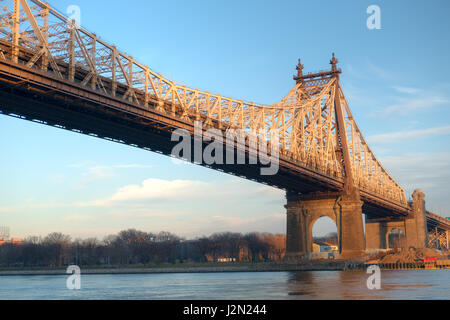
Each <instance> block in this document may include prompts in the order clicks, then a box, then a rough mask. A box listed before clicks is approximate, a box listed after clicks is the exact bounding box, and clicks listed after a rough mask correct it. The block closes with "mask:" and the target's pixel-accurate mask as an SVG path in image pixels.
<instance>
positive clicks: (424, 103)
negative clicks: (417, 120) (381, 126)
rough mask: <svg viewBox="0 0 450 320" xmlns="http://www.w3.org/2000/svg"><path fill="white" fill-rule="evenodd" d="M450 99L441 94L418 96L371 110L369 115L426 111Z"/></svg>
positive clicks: (406, 113) (398, 114)
mask: <svg viewBox="0 0 450 320" xmlns="http://www.w3.org/2000/svg"><path fill="white" fill-rule="evenodd" d="M449 102H450V100H449V99H447V98H445V97H442V96H431V97H420V98H413V99H409V100H402V101H401V102H400V103H396V104H392V105H390V106H387V107H385V108H382V109H379V110H376V111H373V112H371V113H370V115H369V116H370V117H373V118H388V117H392V116H407V115H409V114H411V113H414V112H420V111H426V110H429V109H432V108H435V107H437V106H440V105H443V104H446V103H449Z"/></svg>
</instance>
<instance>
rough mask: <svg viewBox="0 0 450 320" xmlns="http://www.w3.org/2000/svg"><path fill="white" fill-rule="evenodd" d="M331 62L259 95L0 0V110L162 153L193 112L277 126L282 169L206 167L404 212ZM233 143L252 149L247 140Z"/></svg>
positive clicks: (19, 0)
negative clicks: (234, 91)
mask: <svg viewBox="0 0 450 320" xmlns="http://www.w3.org/2000/svg"><path fill="white" fill-rule="evenodd" d="M330 63H331V70H328V71H323V72H318V73H309V74H304V73H303V65H302V64H301V63H300V62H299V64H298V66H297V70H298V73H297V75H296V76H295V77H294V80H296V85H295V86H294V88H293V89H292V90H291V91H290V92H289V94H288V95H287V96H285V97H284V98H283V99H281V100H280V102H278V103H276V104H273V105H261V104H256V103H253V102H246V101H243V100H237V99H233V98H230V97H224V96H221V95H219V94H213V93H210V92H208V91H201V90H198V89H191V88H188V87H186V86H184V85H179V84H177V83H175V82H174V81H171V80H169V79H167V78H165V77H164V76H163V75H160V74H157V73H155V72H154V71H152V69H150V68H149V67H148V66H146V65H144V64H142V63H140V62H138V61H136V60H135V59H133V57H131V56H129V55H127V54H126V53H124V52H121V51H120V50H119V49H117V48H116V47H115V46H114V45H112V44H109V43H107V42H105V41H103V40H101V39H100V38H99V37H97V36H96V35H95V34H94V33H91V32H88V31H87V30H85V29H83V28H82V27H80V26H78V25H77V24H76V22H75V21H69V20H68V19H67V18H66V17H65V16H64V15H62V14H61V13H59V12H57V11H56V10H54V9H52V8H51V7H50V6H49V5H48V4H46V3H44V2H42V1H39V0H0V102H1V103H0V112H1V113H3V114H5V115H9V116H14V117H18V118H21V119H25V120H31V121H35V122H39V123H42V124H45V125H50V126H55V127H58V128H62V129H66V130H72V131H75V132H79V133H82V134H87V135H92V136H95V137H99V138H103V139H107V140H111V141H115V142H119V143H124V144H128V145H131V146H134V147H138V148H143V149H147V150H150V151H154V152H158V153H162V154H165V155H170V154H171V151H172V148H173V147H174V144H175V143H174V142H172V141H171V135H172V132H173V131H174V130H176V129H184V130H187V131H189V132H191V133H194V122H195V121H201V122H202V124H203V130H205V131H206V130H208V129H210V128H215V129H218V130H221V131H222V132H226V131H227V130H229V129H240V130H244V131H246V132H257V133H258V134H259V135H265V137H263V138H264V139H266V140H269V139H270V137H271V134H272V133H275V132H277V133H279V146H278V147H279V153H280V159H279V166H280V168H279V172H278V174H276V175H274V176H262V175H261V174H260V170H259V169H260V166H258V165H218V164H213V165H210V166H209V167H211V168H212V169H215V170H219V171H223V172H227V173H230V174H234V175H237V176H241V177H244V178H246V179H250V180H254V181H257V182H259V183H264V184H267V185H271V186H274V187H277V188H280V189H283V190H286V191H287V193H288V194H301V195H333V194H342V193H352V192H353V191H354V190H356V191H357V192H358V194H359V196H360V199H361V201H362V202H363V212H364V213H365V214H366V215H368V216H370V217H371V218H373V219H388V220H389V219H390V220H396V219H397V220H398V219H405V218H407V217H409V216H411V214H412V213H411V212H412V206H411V203H408V202H407V200H406V196H405V192H404V190H403V189H402V187H401V186H400V185H399V184H398V183H397V182H396V181H395V179H394V178H393V177H392V176H391V175H389V173H388V172H387V171H386V170H385V169H384V168H383V166H382V165H381V163H380V162H379V161H378V159H377V158H376V157H375V155H374V153H373V152H372V150H371V149H370V147H369V146H368V145H367V143H366V141H365V140H364V137H363V135H362V133H361V131H360V129H359V128H358V126H357V124H356V122H355V119H354V118H353V116H352V113H351V111H350V107H349V105H348V102H347V100H346V98H345V95H344V93H343V90H342V87H341V85H340V82H339V77H340V74H341V70H340V69H338V67H337V63H338V61H337V60H336V58H335V57H334V54H333V58H332V60H331V62H330ZM202 143H203V144H204V146H206V145H207V144H208V143H207V142H204V141H202ZM269 144H270V141H269ZM235 149H236V151H237V152H241V153H244V154H245V155H246V157H249V154H250V146H249V145H248V144H247V143H246V144H245V145H242V144H239V143H238V142H236V144H235ZM202 165H205V164H202ZM427 221H428V225H429V226H430V228H432V227H434V228H438V229H439V231H440V232H441V231H446V230H448V229H449V228H450V223H449V222H448V220H445V219H442V218H441V217H440V216H437V215H434V214H431V213H427ZM430 230H431V229H430ZM433 230H434V229H433ZM435 234H436V233H435Z"/></svg>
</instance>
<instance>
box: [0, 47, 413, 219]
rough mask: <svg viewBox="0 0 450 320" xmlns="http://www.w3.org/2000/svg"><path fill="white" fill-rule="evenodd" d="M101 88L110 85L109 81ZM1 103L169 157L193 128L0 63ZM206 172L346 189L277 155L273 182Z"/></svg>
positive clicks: (286, 186) (312, 189)
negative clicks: (177, 136) (177, 138)
mask: <svg viewBox="0 0 450 320" xmlns="http://www.w3.org/2000/svg"><path fill="white" fill-rule="evenodd" d="M7 45H8V44H5V43H4V41H3V42H0V49H1V48H2V46H3V48H4V50H5V51H6V46H7ZM20 52H21V54H26V52H27V50H26V49H25V48H23V49H21V50H20ZM25 59H28V57H26V58H25ZM78 72H85V71H84V70H78ZM104 83H105V84H106V85H108V81H107V79H104ZM123 90H125V89H123ZM0 100H1V104H0V112H2V113H3V114H5V115H10V116H14V117H18V118H21V119H26V120H31V121H35V122H39V123H42V124H45V125H49V126H55V127H58V128H61V129H66V130H71V131H75V132H78V133H81V134H87V135H91V136H95V137H99V138H103V139H107V140H110V141H115V142H119V143H124V144H127V145H130V146H134V147H138V148H143V149H146V150H151V151H154V152H158V153H161V154H165V155H171V152H172V148H173V146H174V145H175V144H176V143H175V142H172V141H171V135H172V132H173V131H174V130H176V129H185V130H188V131H189V132H191V133H192V134H193V131H194V127H193V123H192V122H190V121H184V120H182V119H180V118H179V117H176V116H171V115H168V114H165V113H160V112H158V111H156V107H157V99H156V98H155V99H150V103H149V107H148V108H144V107H142V106H139V105H137V104H135V103H132V102H130V101H128V100H124V99H121V98H120V97H113V96H111V95H108V94H104V93H102V92H100V91H97V90H92V89H90V88H88V87H86V86H82V85H81V84H77V83H74V82H70V81H68V80H64V79H60V78H58V77H56V76H53V75H51V74H50V73H49V72H43V71H41V70H38V69H35V68H32V69H30V68H27V67H26V66H24V65H21V64H20V63H14V62H11V61H9V60H5V59H1V58H0ZM152 100H153V101H152ZM203 129H204V130H207V129H208V128H206V127H204V128H203ZM203 144H204V145H205V143H203ZM235 148H236V150H237V152H245V154H246V159H248V157H249V149H248V146H242V145H237V144H236V145H235ZM246 163H248V161H247V162H246ZM201 165H204V166H206V165H205V164H201ZM207 167H210V168H212V169H214V170H218V171H222V172H226V173H229V174H232V175H235V176H239V177H243V178H245V179H249V180H253V181H256V182H259V183H263V184H266V185H270V186H273V187H276V188H279V189H283V190H286V191H288V192H292V193H302V194H309V193H317V192H318V193H323V194H338V193H340V192H342V190H343V187H344V186H343V182H342V181H340V180H339V179H337V178H335V177H331V176H327V175H325V174H322V173H319V172H315V171H313V170H311V169H309V168H307V167H304V166H301V165H299V164H297V163H296V162H295V161H294V160H292V159H289V158H288V157H286V156H284V155H280V160H279V172H278V174H276V175H274V176H263V175H261V174H260V167H259V166H258V165H217V164H215V165H211V166H207ZM361 200H362V201H363V202H364V205H363V212H364V213H365V214H367V215H370V216H371V217H373V218H378V217H392V218H394V219H395V218H399V217H405V216H407V215H408V213H409V211H410V207H404V206H401V205H398V204H396V203H393V202H391V201H389V200H386V199H382V198H380V197H377V196H376V195H373V194H370V193H368V192H364V191H361Z"/></svg>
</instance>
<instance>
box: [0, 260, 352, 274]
mask: <svg viewBox="0 0 450 320" xmlns="http://www.w3.org/2000/svg"><path fill="white" fill-rule="evenodd" d="M345 268H346V263H345V262H340V261H311V262H305V263H283V264H275V263H252V264H250V263H233V264H210V263H207V264H177V265H158V266H138V267H132V266H130V267H107V268H105V267H101V268H100V267H98V268H96V267H85V268H83V267H81V273H82V274H153V273H216V272H278V271H343V270H345ZM66 274H67V273H66V269H65V268H54V269H49V268H47V269H23V268H21V269H18V268H14V269H0V276H24V275H26V276H31V275H40V276H42V275H66Z"/></svg>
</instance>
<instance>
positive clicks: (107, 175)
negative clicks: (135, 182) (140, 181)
mask: <svg viewBox="0 0 450 320" xmlns="http://www.w3.org/2000/svg"><path fill="white" fill-rule="evenodd" d="M69 168H86V171H85V172H84V173H83V174H82V175H81V179H80V181H78V182H77V183H76V184H75V186H74V187H75V189H82V188H84V187H86V186H87V185H89V184H91V183H94V182H97V181H102V180H107V179H111V178H114V177H116V176H117V170H126V169H148V168H153V165H144V164H117V165H94V166H92V165H91V166H89V165H87V164H85V163H80V164H71V165H69Z"/></svg>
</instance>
